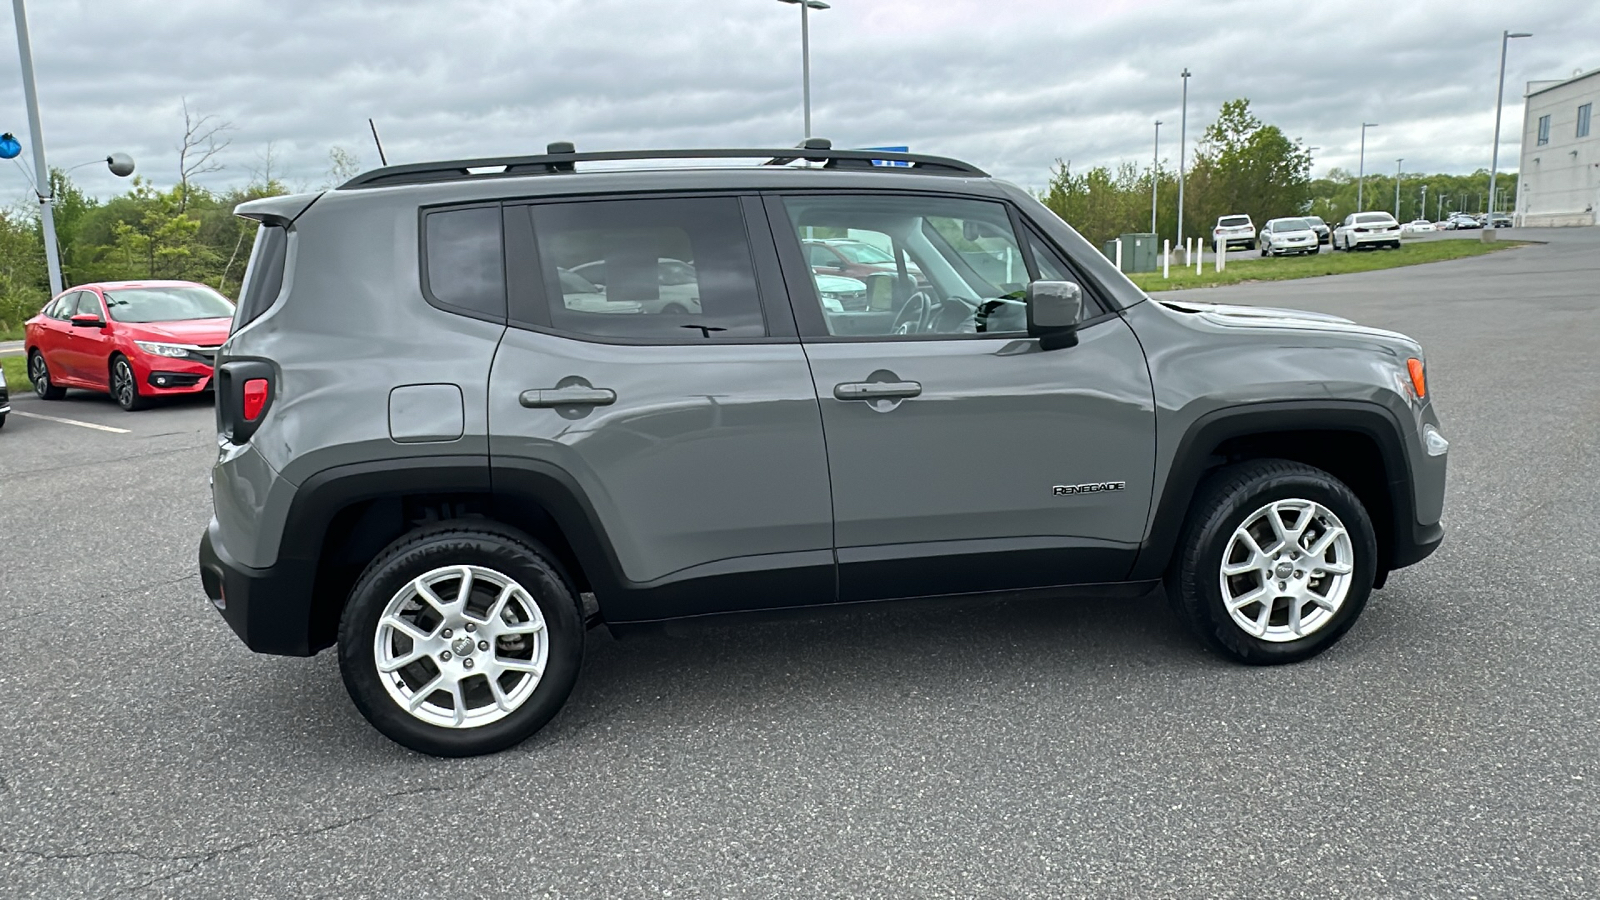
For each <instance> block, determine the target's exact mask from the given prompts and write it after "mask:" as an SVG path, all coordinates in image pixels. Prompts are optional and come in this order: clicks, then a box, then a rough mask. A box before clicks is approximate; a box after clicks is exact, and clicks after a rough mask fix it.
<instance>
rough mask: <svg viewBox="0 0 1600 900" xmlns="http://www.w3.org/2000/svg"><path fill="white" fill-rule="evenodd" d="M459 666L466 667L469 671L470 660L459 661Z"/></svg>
mask: <svg viewBox="0 0 1600 900" xmlns="http://www.w3.org/2000/svg"><path fill="white" fill-rule="evenodd" d="M461 664H462V665H463V666H466V667H467V668H469V669H470V668H472V660H470V659H465V660H462V661H461Z"/></svg>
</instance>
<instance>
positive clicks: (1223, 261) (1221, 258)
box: [1214, 241, 1228, 272]
mask: <svg viewBox="0 0 1600 900" xmlns="http://www.w3.org/2000/svg"><path fill="white" fill-rule="evenodd" d="M1214 249H1215V250H1216V253H1217V269H1216V270H1217V271H1218V272H1221V271H1222V269H1223V267H1224V266H1226V265H1227V264H1228V245H1227V244H1224V243H1223V242H1221V241H1217V243H1216V247H1215V248H1214Z"/></svg>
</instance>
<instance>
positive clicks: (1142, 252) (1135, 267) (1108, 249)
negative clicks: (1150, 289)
mask: <svg viewBox="0 0 1600 900" xmlns="http://www.w3.org/2000/svg"><path fill="white" fill-rule="evenodd" d="M1119 243H1120V244H1121V245H1122V271H1124V272H1154V271H1155V270H1157V269H1159V268H1161V242H1160V241H1159V240H1157V239H1156V236H1155V235H1153V234H1148V233H1145V234H1124V235H1122V236H1121V237H1117V238H1113V239H1112V240H1109V241H1106V244H1105V246H1104V247H1103V248H1101V252H1103V253H1104V254H1105V255H1106V259H1109V260H1111V261H1112V262H1116V261H1117V244H1119Z"/></svg>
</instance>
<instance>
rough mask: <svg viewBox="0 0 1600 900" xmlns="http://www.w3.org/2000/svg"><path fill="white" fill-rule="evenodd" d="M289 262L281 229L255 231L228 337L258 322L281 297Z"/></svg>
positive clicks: (285, 235)
mask: <svg viewBox="0 0 1600 900" xmlns="http://www.w3.org/2000/svg"><path fill="white" fill-rule="evenodd" d="M288 258H289V231H288V229H286V228H284V227H282V226H280V225H267V224H263V225H261V226H260V227H259V228H257V229H256V242H255V245H254V246H252V247H251V248H250V262H249V263H247V264H246V265H245V268H244V286H243V287H241V288H240V289H239V302H238V304H237V305H236V306H235V307H234V310H233V326H232V327H231V329H230V333H232V332H234V331H238V330H239V329H241V328H243V327H245V326H246V325H249V324H250V323H251V322H254V321H255V320H256V319H259V318H261V315H262V313H265V312H266V311H267V310H269V309H271V308H272V305H273V304H274V303H277V302H278V295H279V294H281V293H283V269H284V265H285V264H286V263H287V261H288Z"/></svg>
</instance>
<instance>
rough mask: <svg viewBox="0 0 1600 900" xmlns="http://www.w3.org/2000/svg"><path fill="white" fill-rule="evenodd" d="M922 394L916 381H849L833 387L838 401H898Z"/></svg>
mask: <svg viewBox="0 0 1600 900" xmlns="http://www.w3.org/2000/svg"><path fill="white" fill-rule="evenodd" d="M921 393H922V385H921V384H918V383H917V382H915V381H847V382H845V383H844V384H836V385H834V386H833V396H834V399H836V400H898V399H903V398H906V397H915V396H917V395H919V394H921Z"/></svg>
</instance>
